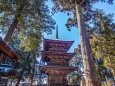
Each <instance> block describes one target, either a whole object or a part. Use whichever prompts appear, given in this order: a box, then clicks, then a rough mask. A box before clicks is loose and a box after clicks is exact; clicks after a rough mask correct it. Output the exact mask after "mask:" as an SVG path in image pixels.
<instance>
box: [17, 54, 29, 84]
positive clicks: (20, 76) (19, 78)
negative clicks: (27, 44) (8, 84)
mask: <svg viewBox="0 0 115 86" xmlns="http://www.w3.org/2000/svg"><path fill="white" fill-rule="evenodd" d="M29 57H30V54H29V55H28V56H27V59H26V61H28V59H29ZM26 66H27V64H25V65H24V67H23V69H22V71H21V73H20V75H19V77H18V81H17V83H16V86H19V83H20V80H21V78H22V75H23V73H24V71H25V68H26Z"/></svg>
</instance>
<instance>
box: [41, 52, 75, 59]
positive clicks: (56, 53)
mask: <svg viewBox="0 0 115 86" xmlns="http://www.w3.org/2000/svg"><path fill="white" fill-rule="evenodd" d="M74 55H75V53H66V52H53V51H42V60H43V61H45V59H47V57H48V56H62V58H64V59H71V58H72V57H73V56H74Z"/></svg>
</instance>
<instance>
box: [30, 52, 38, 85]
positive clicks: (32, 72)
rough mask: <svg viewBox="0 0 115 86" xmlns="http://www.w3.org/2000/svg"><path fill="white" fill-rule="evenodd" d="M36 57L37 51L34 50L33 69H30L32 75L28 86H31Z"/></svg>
mask: <svg viewBox="0 0 115 86" xmlns="http://www.w3.org/2000/svg"><path fill="white" fill-rule="evenodd" d="M36 57H37V50H35V52H34V62H33V69H32V75H31V83H30V86H32V84H33V79H34V72H35V62H36Z"/></svg>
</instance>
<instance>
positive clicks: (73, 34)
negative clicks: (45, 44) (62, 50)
mask: <svg viewBox="0 0 115 86" xmlns="http://www.w3.org/2000/svg"><path fill="white" fill-rule="evenodd" d="M47 4H48V6H49V8H50V9H51V7H52V6H53V4H52V2H51V0H48V3H47ZM94 7H95V8H99V9H103V10H104V11H105V12H106V13H114V15H115V0H114V4H113V5H109V4H106V3H96V4H95V5H94ZM52 17H53V18H54V20H55V21H56V23H57V25H58V29H59V39H60V40H74V41H75V42H74V44H73V45H72V47H71V49H70V52H73V50H74V48H76V47H77V45H78V44H79V43H80V40H79V30H78V29H77V28H76V27H74V28H72V30H71V31H68V30H67V29H66V27H65V23H66V21H67V19H68V16H67V15H66V14H64V13H56V14H55V15H54V16H52ZM114 21H115V16H114ZM55 32H56V31H55V30H54V31H53V34H52V35H46V34H45V35H44V38H48V39H55V37H56V36H55ZM0 36H2V34H0Z"/></svg>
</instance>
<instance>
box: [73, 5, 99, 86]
mask: <svg viewBox="0 0 115 86" xmlns="http://www.w3.org/2000/svg"><path fill="white" fill-rule="evenodd" d="M75 9H76V16H77V24H78V28H79V31H80V42H81V51H82V58H83V65H84V73H85V82H86V86H101V85H100V84H99V83H98V81H97V80H96V74H95V66H94V60H93V55H92V51H91V47H90V42H89V38H88V35H87V31H86V27H85V22H84V17H83V15H82V7H81V6H80V5H76V7H75Z"/></svg>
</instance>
